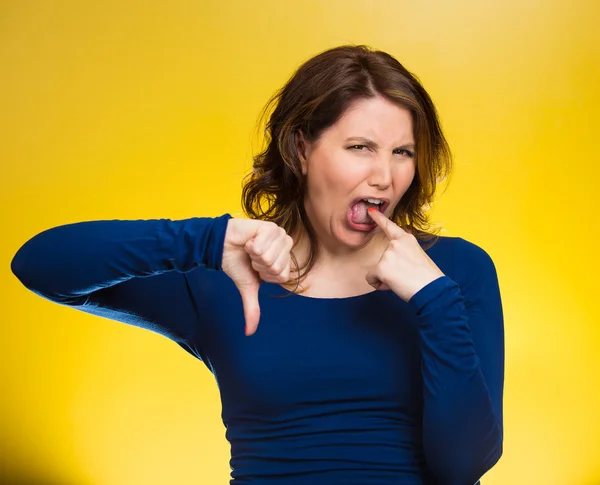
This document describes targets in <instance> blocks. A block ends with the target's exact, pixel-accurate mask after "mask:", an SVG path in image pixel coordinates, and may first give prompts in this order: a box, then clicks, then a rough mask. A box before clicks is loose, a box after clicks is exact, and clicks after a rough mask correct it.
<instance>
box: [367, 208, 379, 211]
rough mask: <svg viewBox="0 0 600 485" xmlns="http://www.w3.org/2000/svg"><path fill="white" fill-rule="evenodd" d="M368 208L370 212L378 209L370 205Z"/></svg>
mask: <svg viewBox="0 0 600 485" xmlns="http://www.w3.org/2000/svg"><path fill="white" fill-rule="evenodd" d="M367 210H368V211H369V212H373V211H374V210H377V209H375V207H369V208H368V209H367Z"/></svg>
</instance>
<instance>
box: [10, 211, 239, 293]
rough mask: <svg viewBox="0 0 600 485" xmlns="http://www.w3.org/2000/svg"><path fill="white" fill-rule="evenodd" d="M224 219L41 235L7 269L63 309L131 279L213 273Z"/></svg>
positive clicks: (121, 224) (108, 223) (85, 225)
mask: <svg viewBox="0 0 600 485" xmlns="http://www.w3.org/2000/svg"><path fill="white" fill-rule="evenodd" d="M229 217H230V216H229V215H224V216H222V217H220V218H214V219H213V218H190V219H184V220H177V221H173V220H170V219H152V220H105V221H88V222H78V223H73V224H66V225H62V226H57V227H54V228H51V229H48V230H46V231H43V232H41V233H39V234H37V235H36V236H34V237H32V238H31V239H30V240H28V241H27V242H26V243H25V244H24V245H23V246H22V247H21V248H20V249H19V250H18V251H17V253H16V255H15V256H14V258H13V260H12V263H11V269H12V271H13V273H14V274H15V275H16V276H17V277H18V278H19V280H20V281H21V282H22V283H23V285H24V286H26V287H27V288H29V289H30V290H32V291H34V292H35V293H38V294H40V295H42V296H44V297H46V298H49V299H51V300H54V301H57V302H60V303H65V304H69V303H70V302H80V301H81V299H82V298H85V296H86V295H89V294H90V293H92V292H94V291H96V290H100V289H104V288H108V287H110V286H113V285H116V284H118V283H121V282H124V281H127V280H129V279H131V278H134V277H146V276H153V275H158V274H161V273H164V272H166V271H180V272H187V271H190V270H192V269H194V268H195V267H197V266H199V265H204V266H207V267H210V268H215V269H218V268H219V266H220V263H221V256H222V249H223V238H224V234H225V229H226V226H227V219H228V218H229Z"/></svg>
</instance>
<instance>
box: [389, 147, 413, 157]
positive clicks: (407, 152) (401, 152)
mask: <svg viewBox="0 0 600 485" xmlns="http://www.w3.org/2000/svg"><path fill="white" fill-rule="evenodd" d="M394 153H397V154H398V155H404V156H406V157H408V158H413V157H414V156H415V154H414V153H413V152H411V151H410V150H406V149H404V148H398V150H394Z"/></svg>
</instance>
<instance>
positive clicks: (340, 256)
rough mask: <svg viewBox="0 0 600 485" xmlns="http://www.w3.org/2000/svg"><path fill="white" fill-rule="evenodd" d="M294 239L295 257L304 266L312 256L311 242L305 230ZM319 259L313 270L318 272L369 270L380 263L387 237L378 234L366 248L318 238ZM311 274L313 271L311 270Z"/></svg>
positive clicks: (294, 236)
mask: <svg viewBox="0 0 600 485" xmlns="http://www.w3.org/2000/svg"><path fill="white" fill-rule="evenodd" d="M293 238H294V242H295V245H294V249H293V253H294V256H295V257H296V258H297V260H298V263H299V264H300V265H301V266H302V265H303V264H304V263H305V262H306V261H308V257H309V255H310V249H311V247H310V242H309V238H308V235H307V234H306V231H305V230H304V228H301V229H299V230H297V231H296V233H295V234H294V235H293ZM317 246H318V251H317V258H316V260H315V264H314V266H313V268H314V269H315V270H317V269H318V271H319V272H320V271H323V270H325V271H326V272H328V273H329V272H336V271H337V270H338V269H340V268H345V269H350V270H351V268H368V267H371V266H373V265H374V264H376V263H377V261H379V258H380V257H381V255H382V253H383V251H384V250H385V247H386V246H387V240H386V238H385V236H384V235H383V234H382V233H380V232H378V233H377V234H375V235H374V236H373V237H372V238H371V239H370V240H369V241H368V242H367V243H366V244H365V245H364V246H361V247H354V248H352V247H347V246H342V245H340V244H334V243H332V242H330V241H328V240H325V239H323V238H317ZM311 272H313V270H312V269H311Z"/></svg>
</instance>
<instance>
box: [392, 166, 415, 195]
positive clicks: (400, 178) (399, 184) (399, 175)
mask: <svg viewBox="0 0 600 485" xmlns="http://www.w3.org/2000/svg"><path fill="white" fill-rule="evenodd" d="M415 173H416V167H415V164H414V163H413V164H403V165H399V166H398V167H397V168H396V170H394V173H393V175H392V177H393V180H394V188H395V189H396V190H398V191H401V192H405V191H406V190H407V189H408V187H410V184H411V183H412V181H413V179H414V177H415Z"/></svg>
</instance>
